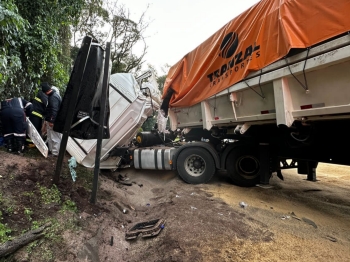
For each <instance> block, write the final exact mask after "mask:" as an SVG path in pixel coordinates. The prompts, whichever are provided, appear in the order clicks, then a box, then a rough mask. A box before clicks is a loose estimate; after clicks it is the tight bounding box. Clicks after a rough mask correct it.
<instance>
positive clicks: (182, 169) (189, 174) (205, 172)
mask: <svg viewBox="0 0 350 262" xmlns="http://www.w3.org/2000/svg"><path fill="white" fill-rule="evenodd" d="M176 169H177V173H178V174H179V176H180V177H181V178H182V179H183V180H184V181H185V182H187V183H189V184H201V183H207V182H208V181H209V180H210V179H211V178H212V177H213V175H214V173H215V170H216V168H215V163H214V159H213V157H212V156H211V155H210V153H209V152H208V151H207V150H205V149H204V148H200V147H197V148H186V149H184V150H182V151H181V152H180V154H179V156H178V158H177V162H176Z"/></svg>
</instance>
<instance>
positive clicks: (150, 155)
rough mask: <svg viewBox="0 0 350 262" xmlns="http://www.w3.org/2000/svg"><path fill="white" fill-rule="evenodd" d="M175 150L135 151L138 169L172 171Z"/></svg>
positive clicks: (152, 149)
mask: <svg viewBox="0 0 350 262" xmlns="http://www.w3.org/2000/svg"><path fill="white" fill-rule="evenodd" d="M175 151H176V149H175V148H173V147H172V148H162V147H159V148H138V149H135V150H134V157H133V158H134V166H135V168H136V169H155V170H172V158H173V156H174V154H175Z"/></svg>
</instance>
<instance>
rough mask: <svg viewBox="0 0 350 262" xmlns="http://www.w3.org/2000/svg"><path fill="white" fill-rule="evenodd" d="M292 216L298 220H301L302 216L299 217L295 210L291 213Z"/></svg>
mask: <svg viewBox="0 0 350 262" xmlns="http://www.w3.org/2000/svg"><path fill="white" fill-rule="evenodd" d="M290 216H291V217H292V218H294V219H296V220H299V221H301V218H299V217H297V215H296V214H295V213H294V212H293V211H292V212H291V213H290Z"/></svg>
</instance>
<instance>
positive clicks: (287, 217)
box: [281, 215, 290, 220]
mask: <svg viewBox="0 0 350 262" xmlns="http://www.w3.org/2000/svg"><path fill="white" fill-rule="evenodd" d="M281 219H282V220H285V219H290V216H285V215H283V216H282V217H281Z"/></svg>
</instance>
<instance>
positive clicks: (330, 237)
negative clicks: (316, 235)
mask: <svg viewBox="0 0 350 262" xmlns="http://www.w3.org/2000/svg"><path fill="white" fill-rule="evenodd" d="M326 239H328V240H330V241H332V242H338V240H337V239H336V238H335V237H332V236H329V235H327V236H326Z"/></svg>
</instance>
